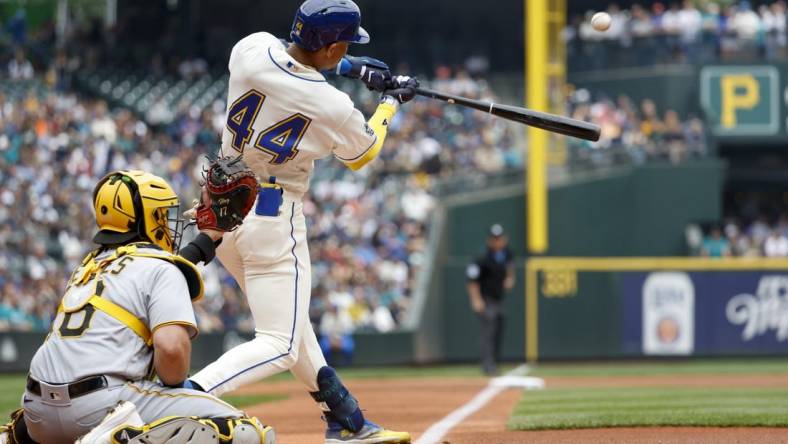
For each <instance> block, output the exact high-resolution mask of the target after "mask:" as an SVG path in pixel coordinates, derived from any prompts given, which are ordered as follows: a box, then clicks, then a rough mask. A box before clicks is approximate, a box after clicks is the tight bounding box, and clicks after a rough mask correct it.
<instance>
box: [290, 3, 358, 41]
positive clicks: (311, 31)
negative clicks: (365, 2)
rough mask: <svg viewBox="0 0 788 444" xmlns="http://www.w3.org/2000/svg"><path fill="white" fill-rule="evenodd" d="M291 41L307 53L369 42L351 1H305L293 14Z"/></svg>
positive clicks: (356, 9) (354, 5)
mask: <svg viewBox="0 0 788 444" xmlns="http://www.w3.org/2000/svg"><path fill="white" fill-rule="evenodd" d="M290 40H292V41H293V43H295V44H296V45H298V46H300V47H302V48H304V49H306V50H309V51H317V50H318V49H320V48H322V47H324V46H326V45H330V44H331V43H334V42H353V43H368V42H369V34H368V33H367V31H365V30H364V28H362V27H361V10H360V9H358V5H356V4H355V3H353V1H352V0H306V1H305V2H304V3H303V4H301V7H300V8H298V12H296V16H295V20H293V28H292V30H291V31H290Z"/></svg>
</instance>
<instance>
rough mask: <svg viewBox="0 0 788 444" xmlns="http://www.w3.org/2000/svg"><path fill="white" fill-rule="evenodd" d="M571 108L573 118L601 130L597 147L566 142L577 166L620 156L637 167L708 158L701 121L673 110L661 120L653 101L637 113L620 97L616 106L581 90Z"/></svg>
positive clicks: (605, 98) (624, 97)
mask: <svg viewBox="0 0 788 444" xmlns="http://www.w3.org/2000/svg"><path fill="white" fill-rule="evenodd" d="M568 108H569V110H568V114H569V115H570V116H572V117H574V118H575V119H580V120H586V121H591V122H594V123H596V124H598V125H599V126H600V127H601V129H602V132H601V137H600V139H599V141H598V142H596V143H590V142H586V141H581V140H577V139H568V140H567V143H568V146H569V147H570V148H571V149H573V150H575V151H576V153H575V154H576V156H577V158H576V159H575V161H576V162H582V161H583V159H587V160H588V161H589V162H591V163H592V164H603V163H605V162H609V161H610V157H611V156H609V155H605V153H611V155H621V156H623V157H625V158H628V159H630V160H631V161H632V162H635V163H640V162H644V161H646V160H648V159H657V160H667V161H670V162H672V163H679V162H682V161H684V160H686V159H688V158H691V157H698V156H703V155H705V149H706V148H705V147H706V137H705V132H704V128H703V123H702V121H701V120H700V119H699V118H697V117H690V118H688V119H686V120H682V119H681V117H680V116H679V114H678V113H677V112H676V111H675V110H671V109H668V110H666V111H665V113H664V119H662V118H660V116H659V112H658V109H657V106H656V105H655V104H654V101H652V100H649V99H646V100H643V101H642V102H641V104H640V110H638V109H636V107H635V105H634V104H633V103H632V101H631V100H630V99H629V98H628V97H626V96H620V97H618V99H617V101H616V103H614V102H613V101H612V100H610V99H609V98H607V97H601V98H599V99H598V100H596V101H593V100H592V98H591V94H590V93H589V92H588V91H587V90H584V89H580V90H577V91H575V92H574V93H573V94H572V95H571V96H570V100H569V101H568Z"/></svg>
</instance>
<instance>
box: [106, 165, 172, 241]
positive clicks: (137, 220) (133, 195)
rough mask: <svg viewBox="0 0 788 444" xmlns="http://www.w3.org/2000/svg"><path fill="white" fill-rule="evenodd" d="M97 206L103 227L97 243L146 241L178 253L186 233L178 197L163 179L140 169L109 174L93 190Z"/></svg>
mask: <svg viewBox="0 0 788 444" xmlns="http://www.w3.org/2000/svg"><path fill="white" fill-rule="evenodd" d="M93 207H94V209H95V210H96V224H97V225H98V227H99V232H98V233H96V235H95V236H94V237H93V242H95V243H97V244H101V245H119V244H125V243H128V242H131V241H132V240H142V241H150V242H152V243H154V244H156V245H158V246H159V247H161V248H162V249H164V250H166V251H169V252H170V253H177V252H178V249H179V247H180V241H181V231H182V230H183V220H182V219H180V218H179V217H178V210H179V202H178V195H177V194H175V191H173V189H172V187H170V185H169V184H168V183H167V182H166V181H165V180H164V179H162V178H161V177H159V176H155V175H153V174H150V173H146V172H144V171H136V170H133V171H115V172H112V173H109V174H107V175H106V176H104V178H102V179H101V180H100V181H99V182H98V184H96V188H95V189H94V190H93Z"/></svg>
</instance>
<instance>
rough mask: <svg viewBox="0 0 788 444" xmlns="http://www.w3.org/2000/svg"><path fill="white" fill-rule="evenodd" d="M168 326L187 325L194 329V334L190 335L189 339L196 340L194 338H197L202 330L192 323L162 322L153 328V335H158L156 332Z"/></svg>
mask: <svg viewBox="0 0 788 444" xmlns="http://www.w3.org/2000/svg"><path fill="white" fill-rule="evenodd" d="M167 325H185V326H187V327H191V328H192V329H194V334H193V335H189V339H194V338H196V337H197V335H199V334H200V330H199V329H198V328H197V326H196V325H194V324H192V323H191V322H186V321H170V322H162V323H161V324H159V325H157V326H155V327H153V330H152V331H151V334H153V333H156V330H158V329H160V328H161V327H166V326H167Z"/></svg>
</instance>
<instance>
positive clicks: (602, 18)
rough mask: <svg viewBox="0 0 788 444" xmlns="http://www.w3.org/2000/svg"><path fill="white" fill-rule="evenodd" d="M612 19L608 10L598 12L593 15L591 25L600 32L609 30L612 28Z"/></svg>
mask: <svg viewBox="0 0 788 444" xmlns="http://www.w3.org/2000/svg"><path fill="white" fill-rule="evenodd" d="M611 21H612V19H611V18H610V14H608V13H607V12H597V13H596V14H594V16H593V17H591V26H593V27H594V29H596V30H597V31H600V32H602V31H607V29H608V28H610V22H611Z"/></svg>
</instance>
